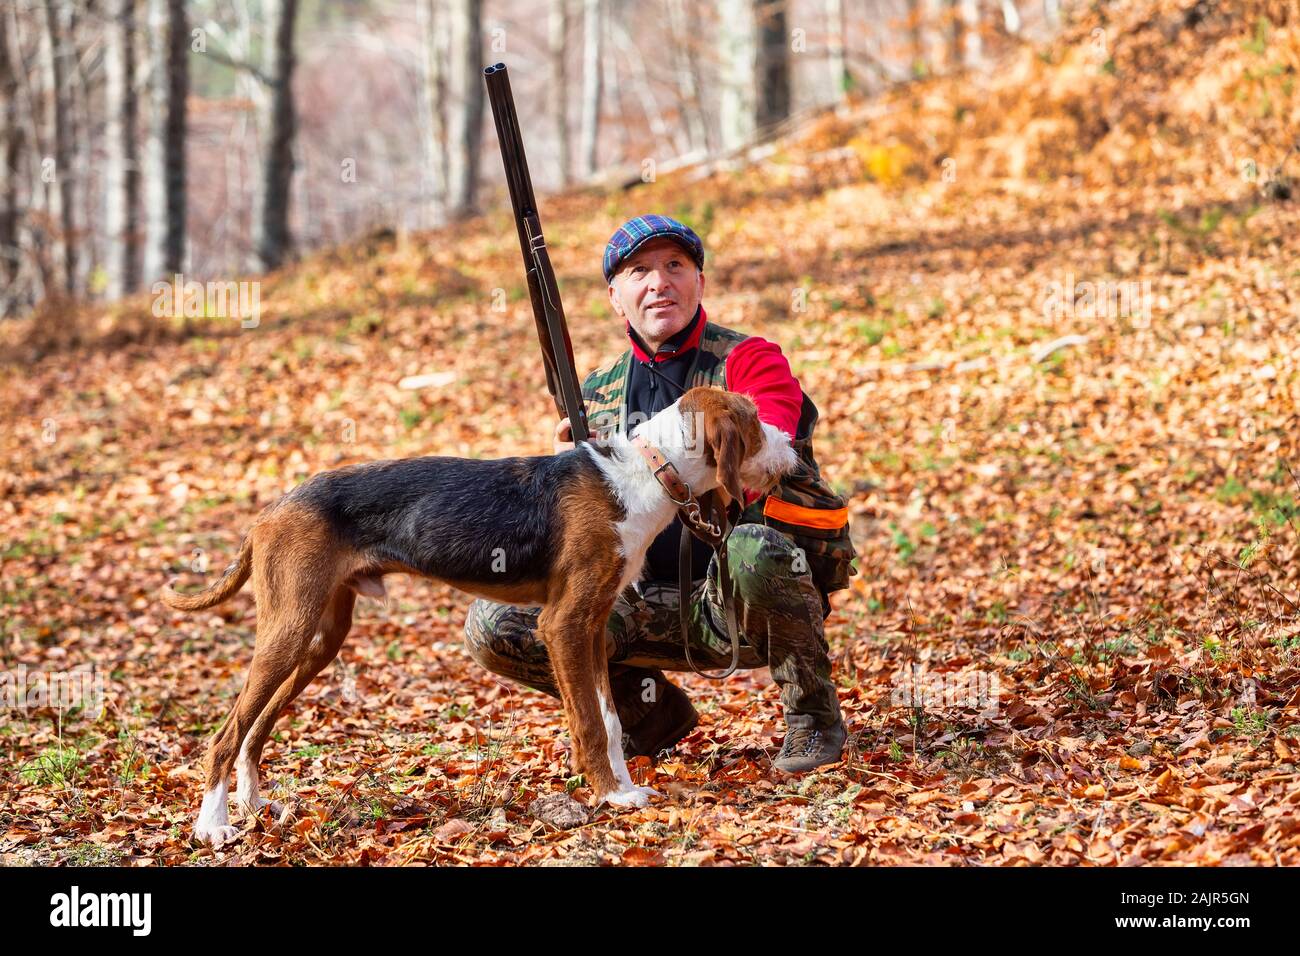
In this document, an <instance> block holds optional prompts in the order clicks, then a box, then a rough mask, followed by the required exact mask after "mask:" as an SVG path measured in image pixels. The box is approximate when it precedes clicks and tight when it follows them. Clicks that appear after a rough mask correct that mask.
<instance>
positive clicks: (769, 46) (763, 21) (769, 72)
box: [754, 0, 790, 129]
mask: <svg viewBox="0 0 1300 956" xmlns="http://www.w3.org/2000/svg"><path fill="white" fill-rule="evenodd" d="M785 14H786V4H785V0H755V6H754V21H755V23H756V24H757V26H758V62H757V63H756V64H755V73H756V76H755V78H754V79H755V82H756V83H757V85H758V115H757V117H756V121H757V124H758V127H759V128H760V129H762V128H765V127H768V126H772V125H773V124H775V123H779V122H780V121H781V120H783V119H785V118H786V117H787V116H789V115H790V46H789V41H788V38H787V31H786V28H785V23H786V16H785Z"/></svg>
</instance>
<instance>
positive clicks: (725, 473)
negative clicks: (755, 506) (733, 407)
mask: <svg viewBox="0 0 1300 956" xmlns="http://www.w3.org/2000/svg"><path fill="white" fill-rule="evenodd" d="M704 441H705V444H706V445H707V446H708V448H709V450H710V451H712V452H713V460H714V462H716V464H717V468H718V489H719V493H720V494H722V495H723V502H722V503H723V505H729V504H731V502H732V500H736V501H744V500H745V488H744V485H743V484H742V483H741V480H740V465H741V462H743V461H744V460H745V438H744V436H743V435H741V433H740V429H739V428H737V427H736V423H735V420H734V419H733V418H732V417H731V416H730V415H710V416H706V417H705V421H704Z"/></svg>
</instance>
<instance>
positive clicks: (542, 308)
mask: <svg viewBox="0 0 1300 956" xmlns="http://www.w3.org/2000/svg"><path fill="white" fill-rule="evenodd" d="M483 79H484V81H485V82H486V83H487V92H488V101H489V102H490V103H491V104H492V119H493V120H495V121H496V127H497V139H498V141H500V143H501V161H502V162H503V163H505V167H506V183H507V185H508V186H509V187H510V205H511V206H513V207H514V211H515V229H516V231H518V233H519V249H520V251H521V252H522V253H523V255H524V272H525V274H526V275H527V277H528V295H529V297H530V298H531V299H532V302H533V320H534V322H535V323H536V325H537V337H538V339H539V340H540V342H541V344H542V361H543V364H544V365H545V367H546V387H547V389H549V390H550V393H551V398H552V399H554V401H555V407H556V409H557V410H558V411H559V413H560V414H561V415H566V416H568V419H569V425H570V427H571V428H572V430H573V441H574V444H575V445H576V444H577V443H578V442H580V441H587V440H588V439H589V438H590V434H591V433H590V431H589V430H588V428H587V409H586V406H584V405H583V402H582V391H581V389H580V387H579V385H578V373H577V371H576V370H575V369H574V367H573V343H572V342H570V341H569V326H568V323H567V322H565V320H564V305H563V304H562V303H561V302H560V287H559V286H558V285H557V284H556V281H555V270H554V269H553V268H552V267H551V257H550V254H549V253H547V251H546V238H545V237H544V236H543V235H542V222H541V219H540V218H538V215H537V199H536V198H535V197H534V196H533V180H532V177H530V176H529V175H528V159H527V157H526V156H525V155H524V141H523V138H522V137H521V136H520V135H519V119H518V117H517V116H516V115H515V98H514V96H513V95H512V94H511V92H510V77H509V76H508V75H507V74H506V65H505V64H504V63H497V64H496V65H494V66H489V67H488V68H487V69H485V70H484V71H483Z"/></svg>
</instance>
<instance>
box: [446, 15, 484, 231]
mask: <svg viewBox="0 0 1300 956" xmlns="http://www.w3.org/2000/svg"><path fill="white" fill-rule="evenodd" d="M450 81H451V83H450V90H449V92H450V94H451V100H452V103H453V112H452V121H451V130H450V135H449V137H448V150H447V151H448V174H449V176H448V178H449V181H450V194H449V196H448V207H449V209H448V213H449V215H451V216H452V217H453V218H455V219H463V218H465V217H467V216H471V215H473V214H474V213H475V212H477V211H478V185H479V158H480V157H479V153H480V148H479V147H480V145H481V144H482V142H483V108H484V106H485V104H486V100H487V94H486V89H487V88H486V86H485V85H484V83H483V2H482V0H452V3H451V72H450Z"/></svg>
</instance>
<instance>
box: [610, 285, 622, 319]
mask: <svg viewBox="0 0 1300 956" xmlns="http://www.w3.org/2000/svg"><path fill="white" fill-rule="evenodd" d="M606 292H608V293H609V305H610V308H612V309H613V310H614V314H615V315H617V316H618V317H619V318H620V319H621V318H623V317H624V316H623V303H622V302H620V301H618V293H616V292H615V291H614V283H612V282H611V283H610V284H609V288H608V289H607V290H606Z"/></svg>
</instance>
